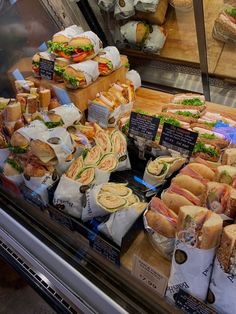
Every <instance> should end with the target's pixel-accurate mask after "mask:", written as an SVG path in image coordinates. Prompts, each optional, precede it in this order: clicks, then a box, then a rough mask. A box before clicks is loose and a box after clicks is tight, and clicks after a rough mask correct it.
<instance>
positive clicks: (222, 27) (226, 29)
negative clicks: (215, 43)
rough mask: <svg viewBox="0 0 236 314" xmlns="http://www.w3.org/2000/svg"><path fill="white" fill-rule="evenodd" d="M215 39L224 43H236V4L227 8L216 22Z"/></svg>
mask: <svg viewBox="0 0 236 314" xmlns="http://www.w3.org/2000/svg"><path fill="white" fill-rule="evenodd" d="M213 37H215V38H216V39H218V40H221V41H223V42H232V43H236V4H235V5H234V6H227V7H226V8H225V9H224V10H222V12H221V13H220V14H219V16H218V17H217V19H216V20H215V24H214V29H213Z"/></svg>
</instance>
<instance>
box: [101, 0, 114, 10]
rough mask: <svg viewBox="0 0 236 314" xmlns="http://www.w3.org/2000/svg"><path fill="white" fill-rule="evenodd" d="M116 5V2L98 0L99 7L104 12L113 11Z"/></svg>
mask: <svg viewBox="0 0 236 314" xmlns="http://www.w3.org/2000/svg"><path fill="white" fill-rule="evenodd" d="M115 3H116V0H98V6H99V8H101V9H102V10H104V11H107V12H108V11H111V10H112V9H113V7H114V5H115Z"/></svg>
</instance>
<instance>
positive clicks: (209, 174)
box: [181, 162, 215, 181]
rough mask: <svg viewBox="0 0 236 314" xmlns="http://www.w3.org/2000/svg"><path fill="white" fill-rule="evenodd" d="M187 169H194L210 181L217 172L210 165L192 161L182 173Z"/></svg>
mask: <svg viewBox="0 0 236 314" xmlns="http://www.w3.org/2000/svg"><path fill="white" fill-rule="evenodd" d="M186 169H188V170H189V169H191V170H192V171H194V172H195V173H197V174H198V175H200V176H202V177H203V178H204V179H207V180H209V181H212V180H213V179H214V177H215V172H214V171H213V170H212V169H211V168H210V167H208V166H207V165H204V164H200V163H196V162H191V163H190V164H188V165H187V166H186V167H185V169H182V170H181V171H182V173H183V172H184V171H185V170H186Z"/></svg>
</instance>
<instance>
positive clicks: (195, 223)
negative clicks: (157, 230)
mask: <svg viewBox="0 0 236 314" xmlns="http://www.w3.org/2000/svg"><path fill="white" fill-rule="evenodd" d="M222 225H223V220H222V218H221V217H220V216H219V215H218V214H215V213H213V212H211V211H209V210H208V209H206V208H204V207H198V206H182V207H181V208H180V211H179V215H178V222H177V237H176V244H175V251H174V254H173V258H172V265H171V273H170V278H169V282H168V288H167V291H166V296H167V297H168V298H170V299H172V300H174V298H175V294H176V293H178V291H179V289H180V288H182V289H184V290H185V291H186V292H188V293H189V294H190V295H192V296H194V297H196V298H198V299H200V300H202V301H205V300H206V297H207V290H208V286H209V282H210V277H211V272H212V266H213V265H212V264H213V260H214V256H215V250H216V248H217V246H218V245H219V242H220V236H221V232H222Z"/></svg>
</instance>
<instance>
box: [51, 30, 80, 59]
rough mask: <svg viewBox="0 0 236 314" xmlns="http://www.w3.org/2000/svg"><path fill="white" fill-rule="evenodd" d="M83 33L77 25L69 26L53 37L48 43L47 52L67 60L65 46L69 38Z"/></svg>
mask: <svg viewBox="0 0 236 314" xmlns="http://www.w3.org/2000/svg"><path fill="white" fill-rule="evenodd" d="M81 33H83V29H82V27H80V26H77V25H71V26H69V27H67V28H65V29H64V30H63V31H60V32H58V33H56V34H54V35H53V37H52V40H51V41H48V48H49V52H51V53H54V54H55V55H57V56H59V57H62V58H69V57H70V56H69V55H68V54H67V50H66V49H67V46H68V43H69V41H70V40H71V38H73V37H76V36H78V35H80V34H81Z"/></svg>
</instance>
